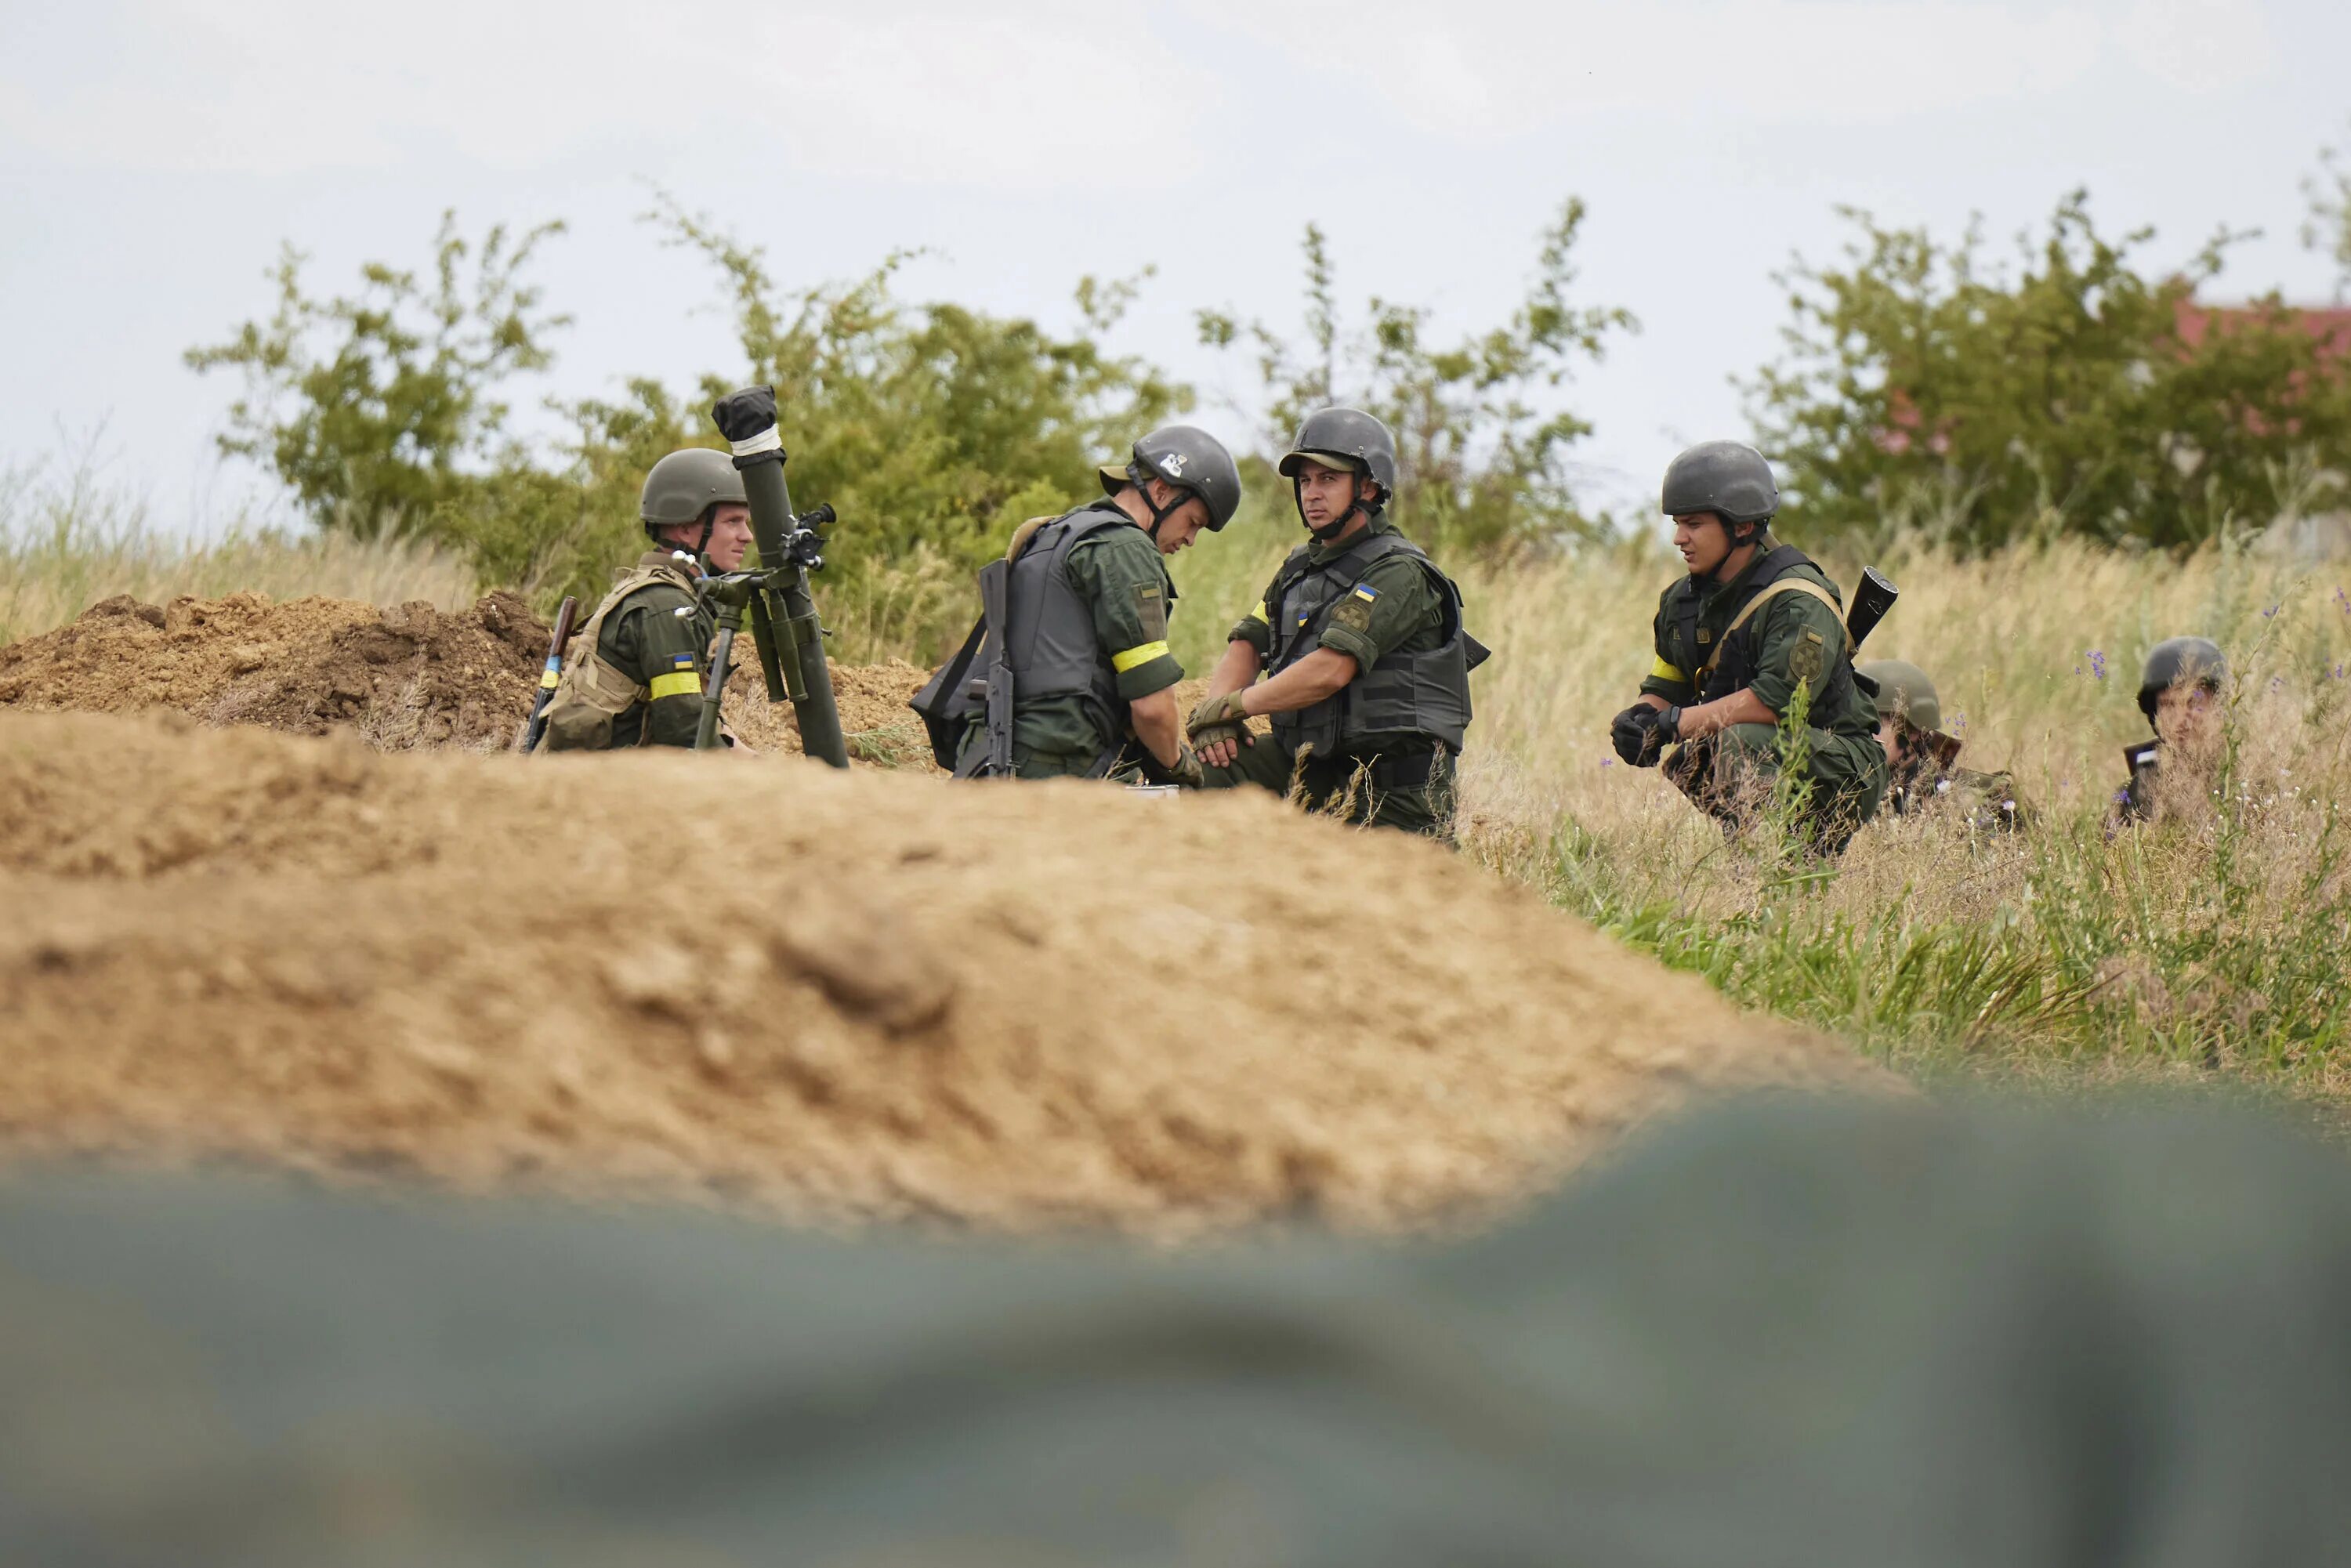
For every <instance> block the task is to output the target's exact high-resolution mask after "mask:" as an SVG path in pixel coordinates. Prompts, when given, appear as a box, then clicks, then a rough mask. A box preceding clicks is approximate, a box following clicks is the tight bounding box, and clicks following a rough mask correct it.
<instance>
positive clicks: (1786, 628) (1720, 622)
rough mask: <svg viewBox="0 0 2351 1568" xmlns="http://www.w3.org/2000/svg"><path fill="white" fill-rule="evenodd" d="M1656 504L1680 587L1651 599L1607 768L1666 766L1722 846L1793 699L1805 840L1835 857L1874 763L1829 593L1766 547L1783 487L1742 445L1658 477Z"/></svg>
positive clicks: (1698, 450)
mask: <svg viewBox="0 0 2351 1568" xmlns="http://www.w3.org/2000/svg"><path fill="white" fill-rule="evenodd" d="M1664 502H1665V510H1666V514H1667V516H1668V517H1672V518H1673V520H1674V548H1675V549H1677V550H1679V551H1680V552H1681V557H1682V559H1683V561H1684V562H1685V563H1687V566H1688V568H1689V575H1688V576H1687V577H1684V578H1682V579H1681V580H1678V581H1677V582H1675V583H1674V584H1673V585H1672V586H1671V587H1669V588H1667V590H1666V591H1665V593H1664V595H1663V596H1662V597H1661V598H1660V599H1659V600H1658V602H1657V619H1656V632H1655V641H1656V663H1655V664H1653V665H1652V666H1651V669H1650V672H1649V675H1648V678H1647V679H1646V680H1644V681H1643V682H1642V683H1641V700H1640V701H1639V702H1637V703H1635V704H1634V705H1633V706H1631V707H1629V708H1626V709H1625V711H1624V712H1623V713H1621V714H1618V715H1617V716H1616V718H1615V720H1614V723H1613V724H1612V725H1611V726H1610V729H1609V737H1610V740H1611V742H1612V744H1614V747H1615V748H1616V754H1617V755H1618V756H1619V757H1621V758H1624V759H1625V761H1626V762H1628V763H1631V764H1633V765H1634V766H1635V767H1639V768H1655V767H1656V766H1657V765H1658V763H1659V762H1660V761H1661V760H1662V761H1664V762H1665V764H1666V773H1667V777H1668V778H1670V779H1672V780H1673V781H1674V783H1675V785H1676V786H1677V788H1678V789H1681V790H1682V792H1683V793H1684V794H1686V795H1687V796H1689V797H1690V799H1691V800H1693V801H1695V802H1696V803H1697V804H1698V806H1699V807H1700V808H1701V809H1703V810H1706V811H1708V813H1710V814H1711V815H1713V816H1714V817H1716V818H1717V819H1719V821H1722V823H1723V824H1724V827H1725V830H1726V831H1729V830H1730V829H1732V828H1735V827H1737V826H1739V825H1740V824H1741V823H1743V822H1744V821H1746V820H1747V818H1748V816H1749V815H1750V813H1751V812H1752V810H1754V808H1755V806H1756V805H1757V803H1758V802H1759V801H1761V800H1762V798H1763V797H1764V796H1765V794H1766V793H1767V792H1768V791H1769V789H1770V788H1771V781H1772V780H1773V779H1775V778H1776V777H1777V776H1778V774H1779V773H1780V771H1781V768H1782V766H1783V764H1784V762H1785V758H1784V757H1783V754H1782V745H1783V741H1782V736H1781V732H1780V720H1781V716H1782V715H1783V714H1784V713H1786V712H1787V710H1788V706H1789V703H1790V702H1791V700H1792V698H1793V697H1794V695H1795V694H1796V690H1797V688H1798V687H1799V686H1802V687H1803V688H1805V689H1806V691H1807V692H1808V694H1809V698H1810V706H1809V708H1808V709H1807V713H1806V718H1805V726H1806V729H1807V732H1808V733H1807V736H1806V742H1807V744H1806V745H1805V747H1804V748H1803V749H1804V758H1803V766H1804V774H1805V778H1806V779H1808V780H1809V782H1810V784H1811V786H1812V789H1811V794H1810V797H1809V800H1808V802H1807V805H1806V808H1805V817H1804V823H1803V827H1804V831H1805V832H1806V835H1807V836H1808V838H1809V839H1810V841H1811V842H1812V844H1813V847H1814V848H1815V849H1817V850H1819V851H1821V852H1825V853H1830V854H1834V853H1839V852H1842V851H1843V850H1844V845H1845V843H1846V841H1848V840H1850V839H1851V838H1852V836H1853V831H1854V830H1855V828H1856V827H1858V826H1859V825H1860V824H1861V823H1863V822H1865V821H1868V820H1869V819H1870V818H1871V817H1872V816H1873V815H1875V814H1876V810H1877V803H1878V800H1879V798H1880V797H1882V796H1883V795H1884V794H1885V792H1886V753H1885V752H1884V751H1883V750H1882V749H1881V748H1880V747H1878V744H1877V715H1876V711H1875V708H1874V706H1873V705H1872V704H1871V702H1870V700H1869V699H1868V698H1867V697H1866V696H1865V695H1863V693H1862V691H1861V688H1860V686H1859V685H1857V684H1856V683H1855V680H1854V674H1853V663H1852V655H1853V650H1852V646H1851V643H1850V642H1849V641H1848V639H1847V637H1846V635H1845V629H1844V600H1843V599H1842V598H1841V597H1840V596H1839V594H1838V592H1837V589H1836V585H1835V584H1834V583H1833V582H1831V581H1830V580H1829V579H1828V577H1827V575H1826V574H1825V573H1823V571H1822V570H1821V569H1820V568H1819V567H1817V566H1815V565H1813V562H1812V561H1811V560H1810V559H1807V558H1806V557H1805V556H1804V554H1803V553H1802V551H1800V550H1798V549H1795V548H1794V547H1793V546H1791V545H1784V544H1781V543H1780V542H1779V541H1777V540H1776V539H1774V538H1772V537H1771V517H1772V515H1773V514H1774V513H1776V512H1777V511H1778V510H1779V508H1780V488H1779V486H1778V484H1777V482H1776V481H1774V480H1773V478H1772V476H1771V465H1770V464H1769V463H1767V462H1765V461H1764V460H1763V456H1762V455H1761V453H1759V452H1757V451H1756V450H1755V449H1754V448H1753V447H1751V446H1744V445H1741V444H1739V443H1738V442H1735V441H1708V442H1705V443H1702V444H1699V445H1697V446H1693V447H1691V448H1690V449H1689V450H1688V451H1687V452H1685V453H1683V454H1682V455H1680V456H1678V457H1677V458H1675V459H1674V460H1673V463H1672V464H1671V465H1670V466H1668V467H1667V470H1666V483H1665V492H1664ZM1667 747H1677V749H1676V750H1675V751H1674V752H1673V755H1672V756H1671V757H1670V758H1667V756H1666V751H1667Z"/></svg>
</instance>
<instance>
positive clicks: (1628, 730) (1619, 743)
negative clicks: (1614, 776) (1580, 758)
mask: <svg viewBox="0 0 2351 1568" xmlns="http://www.w3.org/2000/svg"><path fill="white" fill-rule="evenodd" d="M1681 726H1682V710H1681V709H1679V708H1677V707H1669V708H1665V709H1662V710H1660V709H1657V708H1653V707H1651V706H1649V705H1648V704H1646V703H1635V704H1634V705H1633V706H1631V707H1628V708H1626V709H1625V711H1624V712H1623V713H1620V714H1618V715H1617V716H1616V718H1615V722H1614V723H1613V724H1611V725H1610V726H1609V727H1608V739H1609V741H1610V743H1611V744H1612V745H1614V747H1616V755H1617V756H1619V757H1621V758H1624V759H1625V761H1626V762H1627V763H1629V764H1631V765H1632V766H1633V767H1635V768H1655V767H1656V765H1657V759H1658V758H1660V757H1662V756H1664V755H1665V749H1666V747H1668V746H1671V745H1672V744H1673V743H1674V742H1676V741H1677V740H1679V739H1680V738H1681Z"/></svg>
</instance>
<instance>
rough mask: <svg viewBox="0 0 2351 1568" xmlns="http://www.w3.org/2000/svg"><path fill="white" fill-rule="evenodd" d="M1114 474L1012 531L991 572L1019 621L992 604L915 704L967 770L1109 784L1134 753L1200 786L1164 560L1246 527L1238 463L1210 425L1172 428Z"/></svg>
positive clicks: (985, 579) (937, 744)
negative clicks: (1170, 634) (1234, 525)
mask: <svg viewBox="0 0 2351 1568" xmlns="http://www.w3.org/2000/svg"><path fill="white" fill-rule="evenodd" d="M1101 476H1102V491H1103V494H1102V497H1100V498H1098V499H1096V500H1092V501H1089V502H1088V503H1086V504H1085V505H1084V506H1082V507H1077V508H1076V509H1074V510H1072V511H1069V512H1064V513H1063V514H1062V515H1061V516H1060V517H1038V518H1032V519H1030V520H1029V522H1026V523H1023V524H1022V525H1021V526H1020V528H1019V529H1018V530H1017V531H1016V532H1015V533H1014V534H1013V537H1012V542H1011V545H1010V548H1008V549H1007V550H1006V551H1005V557H1004V559H1003V560H1002V561H1000V562H996V563H992V564H991V565H990V566H989V567H988V568H987V570H986V571H984V572H983V573H982V594H983V598H984V599H987V602H988V603H989V604H990V605H991V606H994V605H995V604H997V603H998V600H996V599H992V598H988V597H987V596H988V593H989V591H990V590H989V584H990V580H991V579H990V574H991V573H992V574H996V580H997V581H998V585H999V586H1000V590H1001V599H1000V602H1001V605H1002V614H1003V618H1004V620H1005V622H1007V623H1006V624H1004V625H1000V626H999V625H996V624H993V623H992V619H993V616H994V614H995V611H994V610H993V609H992V608H991V610H990V612H989V615H988V616H987V617H984V618H983V620H982V622H981V624H980V625H979V626H978V627H977V628H976V629H975V630H974V632H973V633H972V637H971V640H970V641H969V642H967V643H965V645H964V649H963V651H962V652H961V653H958V654H957V655H956V657H955V658H953V659H951V660H949V661H948V662H947V664H946V665H945V666H943V667H942V668H941V669H940V670H939V671H938V672H937V673H936V674H934V675H933V676H932V677H931V680H930V683H929V684H928V685H925V687H924V689H923V690H922V692H921V693H919V694H917V695H916V696H915V698H914V704H913V706H914V709H915V711H916V712H918V713H920V714H921V715H922V716H923V717H924V720H925V723H926V724H927V725H928V726H929V727H930V728H931V732H932V740H933V746H934V748H935V752H936V754H937V755H938V756H939V758H940V762H941V765H942V766H945V767H951V768H953V769H954V771H955V773H956V777H958V778H986V777H995V776H999V775H1000V776H1008V777H1014V778H1020V779H1058V778H1085V779H1100V778H1102V777H1103V776H1105V775H1107V774H1108V773H1110V772H1111V771H1112V769H1113V768H1117V767H1120V766H1121V765H1122V762H1123V760H1132V761H1134V762H1135V763H1137V764H1140V765H1141V766H1142V768H1143V770H1144V772H1145V774H1146V775H1147V776H1148V777H1151V778H1153V779H1162V780H1165V781H1170V782H1176V783H1197V782H1198V781H1199V777H1200V774H1199V759H1198V758H1197V757H1196V756H1195V755H1194V753H1193V751H1192V748H1191V747H1189V746H1187V745H1186V744H1185V741H1184V727H1183V716H1182V715H1181V714H1180V713H1178V712H1177V710H1176V707H1175V683H1176V682H1178V681H1180V680H1182V679H1183V678H1184V667H1183V665H1181V664H1177V663H1176V662H1175V655H1174V654H1172V653H1169V652H1168V649H1167V615H1168V611H1169V609H1170V607H1171V606H1172V604H1173V603H1174V601H1175V584H1174V582H1173V581H1172V580H1170V579H1169V578H1168V575H1167V568H1166V565H1165V558H1166V557H1168V556H1172V555H1174V554H1175V552H1176V551H1178V550H1180V549H1186V548H1188V547H1189V546H1190V545H1191V544H1192V542H1193V541H1194V540H1195V539H1196V538H1198V537H1199V535H1200V533H1201V531H1202V530H1203V529H1206V530H1207V531H1209V532H1212V533H1213V532H1216V531H1217V530H1219V529H1221V528H1223V527H1224V526H1225V525H1226V524H1227V523H1228V522H1230V521H1232V519H1233V514H1234V513H1235V512H1237V511H1238V510H1239V509H1240V501H1241V476H1240V469H1239V468H1238V466H1237V465H1235V464H1234V462H1233V456H1232V454H1231V453H1229V452H1228V451H1227V450H1226V449H1225V446H1224V444H1223V443H1222V442H1220V441H1218V440H1217V438H1216V437H1215V436H1213V435H1210V434H1208V433H1207V431H1204V430H1200V429H1197V428H1196V427H1194V426H1192V425H1188V424H1171V425H1167V426H1165V428H1163V429H1159V430H1155V431H1153V432H1152V433H1151V434H1148V435H1146V436H1144V438H1143V439H1142V440H1140V441H1138V442H1136V443H1135V444H1134V456H1133V459H1132V460H1131V461H1130V462H1128V463H1127V464H1126V465H1123V466H1121V467H1104V468H1103V469H1102V470H1101ZM999 650H1001V654H1002V656H1001V657H1000V658H999ZM1005 680H1008V681H1009V684H1010V686H1011V694H1010V700H1009V701H1008V702H1007V701H1002V700H1000V699H999V701H998V703H996V704H994V705H991V704H990V703H989V702H988V701H987V696H986V695H985V694H986V691H987V687H988V686H989V685H990V684H991V683H998V682H1002V681H1005ZM991 712H993V713H995V714H996V715H997V719H996V721H995V723H994V724H991V721H990V715H991ZM998 729H1001V730H1002V731H1003V733H1001V734H999V733H998Z"/></svg>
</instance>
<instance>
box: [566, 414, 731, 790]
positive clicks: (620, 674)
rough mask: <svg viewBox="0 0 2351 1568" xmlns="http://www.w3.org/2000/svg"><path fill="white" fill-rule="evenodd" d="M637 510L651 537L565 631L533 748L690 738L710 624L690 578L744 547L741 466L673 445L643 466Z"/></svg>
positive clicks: (712, 632) (723, 565) (591, 747)
mask: <svg viewBox="0 0 2351 1568" xmlns="http://www.w3.org/2000/svg"><path fill="white" fill-rule="evenodd" d="M638 516H639V517H641V518H642V519H643V523H644V528H645V533H646V535H647V537H648V538H651V539H652V541H653V546H654V548H653V549H652V550H650V551H648V552H647V553H646V554H644V555H643V556H642V557H640V558H639V559H638V561H637V563H636V565H634V566H632V567H631V568H630V569H629V570H626V571H624V572H622V574H621V576H620V579H619V580H617V581H616V582H614V583H613V585H612V591H611V592H610V593H608V594H606V595H605V596H604V601H603V602H602V603H601V604H599V605H598V606H597V607H596V612H595V613H594V614H593V615H591V616H590V617H589V618H588V623H587V625H586V626H585V627H583V628H582V629H581V630H580V633H579V635H577V636H576V637H574V638H573V639H572V642H571V647H572V650H573V652H572V654H571V662H570V663H569V664H568V665H567V666H566V667H565V668H564V671H563V674H562V675H561V677H560V678H559V680H558V681H557V683H556V686H555V695H553V696H552V697H550V698H549V700H548V705H547V732H546V734H545V735H544V736H543V737H541V738H540V740H539V743H538V749H539V750H541V751H611V750H617V749H619V748H621V747H632V746H680V747H687V748H689V749H691V748H692V747H693V745H694V736H695V727H696V725H697V724H698V723H699V722H700V719H701V716H702V682H703V677H704V676H705V675H706V674H708V673H709V667H710V643H711V639H712V638H713V637H714V636H716V634H717V630H718V628H717V622H716V619H715V618H714V617H713V616H712V615H711V613H710V612H709V611H708V610H706V609H705V607H704V605H703V601H702V600H701V598H700V596H699V595H698V593H697V592H696V583H697V581H698V580H699V579H700V578H701V576H702V574H703V573H704V572H705V571H712V572H725V571H733V570H736V569H737V568H738V567H740V566H741V565H742V564H743V557H744V555H745V554H746V553H747V551H748V550H749V549H750V547H751V507H750V504H749V502H748V501H747V499H746V497H745V496H744V494H743V476H742V475H741V474H739V473H737V471H736V468H735V462H734V459H733V458H731V457H729V456H728V455H726V453H724V452H712V451H709V450H706V449H705V448H702V447H698V446H697V447H689V448H687V449H686V450H685V451H683V452H673V453H671V454H670V455H668V456H666V457H664V458H663V459H662V460H661V461H660V462H658V463H656V464H654V465H653V470H652V472H650V473H648V474H647V475H646V476H645V487H644V492H643V496H642V497H640V498H639V503H638ZM680 552H683V553H684V554H685V555H686V556H687V557H688V558H690V559H686V560H680V559H677V557H678V555H679V553H680ZM729 744H730V745H731V744H732V737H729Z"/></svg>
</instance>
